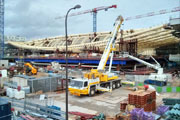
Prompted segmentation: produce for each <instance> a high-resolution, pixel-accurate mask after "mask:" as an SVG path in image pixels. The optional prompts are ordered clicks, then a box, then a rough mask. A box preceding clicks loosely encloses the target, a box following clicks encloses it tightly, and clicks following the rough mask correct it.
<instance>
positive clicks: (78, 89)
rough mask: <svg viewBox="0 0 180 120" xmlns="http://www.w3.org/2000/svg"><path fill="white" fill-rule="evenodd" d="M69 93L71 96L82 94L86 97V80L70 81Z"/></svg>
mask: <svg viewBox="0 0 180 120" xmlns="http://www.w3.org/2000/svg"><path fill="white" fill-rule="evenodd" d="M69 92H70V93H71V94H72V95H77V96H81V95H82V94H84V95H87V94H88V93H89V91H88V79H84V78H81V79H80V78H78V79H76V78H75V79H71V80H70V83H69Z"/></svg>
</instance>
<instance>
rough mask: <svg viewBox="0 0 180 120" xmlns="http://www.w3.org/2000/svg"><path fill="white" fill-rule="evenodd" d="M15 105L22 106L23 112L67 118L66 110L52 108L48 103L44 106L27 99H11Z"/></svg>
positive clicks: (58, 118)
mask: <svg viewBox="0 0 180 120" xmlns="http://www.w3.org/2000/svg"><path fill="white" fill-rule="evenodd" d="M9 101H10V102H11V104H12V106H13V107H16V108H20V109H21V110H22V111H21V112H23V113H31V114H33V113H34V114H35V113H38V114H41V115H43V116H44V117H46V118H48V117H49V118H53V119H57V120H65V112H63V111H59V110H55V109H51V108H49V107H48V106H47V105H46V106H43V105H40V104H35V103H32V102H28V101H27V100H26V99H25V100H16V99H9Z"/></svg>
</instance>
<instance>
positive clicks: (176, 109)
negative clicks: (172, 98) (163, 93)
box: [165, 104, 180, 120]
mask: <svg viewBox="0 0 180 120" xmlns="http://www.w3.org/2000/svg"><path fill="white" fill-rule="evenodd" d="M165 114H166V115H167V116H168V117H167V119H166V120H180V104H176V105H174V106H173V108H172V109H171V110H169V111H167V112H166V113H165Z"/></svg>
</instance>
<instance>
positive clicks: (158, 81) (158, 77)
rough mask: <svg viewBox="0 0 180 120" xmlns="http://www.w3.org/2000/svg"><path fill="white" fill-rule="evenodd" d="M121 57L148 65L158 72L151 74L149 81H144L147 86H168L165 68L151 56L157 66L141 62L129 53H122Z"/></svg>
mask: <svg viewBox="0 0 180 120" xmlns="http://www.w3.org/2000/svg"><path fill="white" fill-rule="evenodd" d="M121 56H122V57H128V58H130V59H133V60H135V61H138V62H140V63H142V64H144V65H147V66H148V67H150V68H153V69H155V70H157V73H151V74H150V75H149V77H148V79H147V80H145V81H144V83H145V84H152V85H157V86H165V85H166V84H167V81H168V76H167V74H165V73H164V72H163V68H162V67H161V65H160V64H159V63H158V62H157V61H156V60H155V59H154V58H153V57H152V56H150V57H151V58H152V59H153V60H154V61H155V63H156V64H155V65H154V64H151V63H148V62H146V61H144V60H141V59H139V58H137V57H134V56H132V55H129V53H128V52H124V53H121Z"/></svg>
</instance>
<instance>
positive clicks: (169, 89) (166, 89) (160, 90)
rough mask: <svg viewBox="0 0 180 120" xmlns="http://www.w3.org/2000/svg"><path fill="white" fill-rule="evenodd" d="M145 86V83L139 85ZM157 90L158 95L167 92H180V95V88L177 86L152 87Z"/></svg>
mask: <svg viewBox="0 0 180 120" xmlns="http://www.w3.org/2000/svg"><path fill="white" fill-rule="evenodd" d="M143 85H144V84H143V83H138V86H143ZM152 86H153V87H154V88H155V89H156V91H157V92H158V93H166V92H169V93H170V92H173V93H175V92H179V93H180V87H179V86H177V87H173V86H163V87H159V86H154V85H152Z"/></svg>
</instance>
